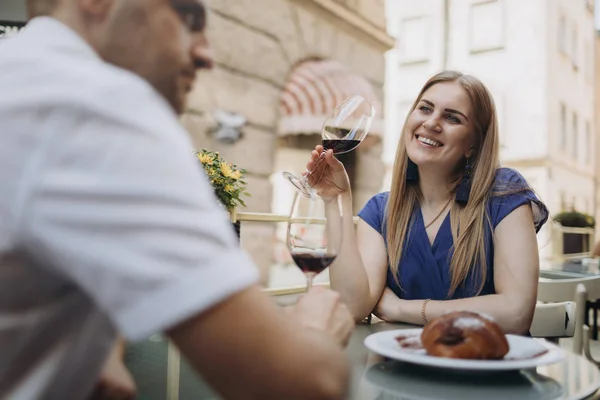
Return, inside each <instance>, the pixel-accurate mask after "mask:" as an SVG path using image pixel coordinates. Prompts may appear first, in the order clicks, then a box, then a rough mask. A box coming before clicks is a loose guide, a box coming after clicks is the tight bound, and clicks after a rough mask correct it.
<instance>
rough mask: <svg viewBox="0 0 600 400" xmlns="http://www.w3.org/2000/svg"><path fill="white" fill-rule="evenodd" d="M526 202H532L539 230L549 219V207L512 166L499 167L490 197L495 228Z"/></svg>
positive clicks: (536, 228) (534, 219)
mask: <svg viewBox="0 0 600 400" xmlns="http://www.w3.org/2000/svg"><path fill="white" fill-rule="evenodd" d="M524 204H531V207H532V211H533V223H534V225H535V231H536V232H539V230H540V229H541V228H542V226H543V225H544V224H545V223H546V222H547V221H548V214H549V213H548V209H547V208H546V206H545V205H544V203H542V201H541V200H540V199H539V198H538V196H537V195H536V194H535V193H534V191H533V189H532V188H531V187H530V186H529V184H528V183H527V181H526V180H525V178H523V176H522V175H521V174H519V173H518V172H517V171H515V170H513V169H510V168H500V169H498V171H497V172H496V180H495V182H494V189H493V191H492V197H491V199H490V208H491V209H490V217H491V220H492V224H493V227H494V229H495V228H496V227H497V226H498V224H499V223H500V222H501V221H502V220H503V219H504V218H505V217H506V216H507V215H509V214H510V213H511V212H513V211H514V210H515V209H517V208H519V207H520V206H522V205H524Z"/></svg>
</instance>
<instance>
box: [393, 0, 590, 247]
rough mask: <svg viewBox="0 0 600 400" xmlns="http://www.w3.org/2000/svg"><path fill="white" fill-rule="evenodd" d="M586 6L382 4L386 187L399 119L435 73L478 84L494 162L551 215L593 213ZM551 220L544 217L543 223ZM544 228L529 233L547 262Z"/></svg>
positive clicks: (454, 1) (556, 0)
mask: <svg viewBox="0 0 600 400" xmlns="http://www.w3.org/2000/svg"><path fill="white" fill-rule="evenodd" d="M593 3H594V2H593V1H588V0H585V1H584V0H577V1H575V0H527V1H522V0H421V1H419V2H414V1H411V0H388V2H387V5H388V29H389V31H390V33H391V34H392V35H393V36H394V37H396V46H395V48H394V50H393V51H391V52H390V53H389V55H388V64H387V66H388V75H387V77H388V79H387V81H386V88H387V90H386V94H387V98H388V101H387V109H386V111H387V117H388V118H387V126H386V128H387V129H386V132H387V134H386V139H385V143H386V145H385V151H384V156H383V158H384V162H385V165H386V169H387V179H386V184H387V182H389V179H390V178H389V172H390V168H391V166H392V163H393V158H394V152H395V143H396V142H397V140H398V136H399V132H400V130H401V127H402V124H403V121H404V118H405V117H406V115H407V112H408V110H409V108H410V106H411V104H412V102H413V101H414V99H415V97H416V95H417V94H418V91H419V89H420V88H421V87H422V85H423V84H424V83H425V81H426V80H427V79H428V78H429V77H430V76H431V75H433V74H435V73H436V72H438V71H440V70H443V69H456V70H460V71H463V72H465V73H469V74H472V75H475V76H476V77H478V78H480V79H481V80H482V81H483V82H484V83H485V84H486V85H487V86H488V88H489V89H490V91H491V92H492V94H493V96H494V99H495V102H496V106H497V111H498V116H499V122H500V142H501V163H502V164H503V165H504V166H507V167H512V168H515V169H517V170H518V171H519V172H521V173H522V174H523V175H524V176H525V178H526V179H527V180H528V181H529V183H530V184H531V185H532V186H533V188H534V189H535V190H536V191H537V193H538V194H539V195H540V197H541V198H542V200H543V201H544V202H545V203H546V204H547V206H548V207H549V209H550V212H551V213H552V215H556V214H557V213H559V212H561V211H563V210H570V209H572V208H574V209H576V210H578V211H581V212H585V213H588V214H592V215H594V214H597V209H598V208H599V207H600V203H599V199H600V197H599V196H598V183H597V182H598V177H599V173H598V172H599V171H598V169H597V163H596V154H598V151H597V140H596V138H597V137H598V124H597V121H596V119H595V116H596V115H599V114H598V112H596V109H597V107H596V106H595V104H596V100H595V99H596V98H597V97H596V90H595V86H594V85H595V81H596V74H597V68H598V67H597V65H598V64H597V63H596V62H595V48H596V46H597V40H598V39H597V35H596V32H595V29H594V4H593ZM552 215H551V216H552ZM552 225H553V224H551V223H548V224H547V225H546V227H545V228H544V230H543V232H542V233H541V234H540V235H538V239H539V244H540V247H541V251H542V257H544V258H550V257H551V256H552V254H553V251H556V250H557V249H556V248H554V249H553V245H554V244H555V243H554V239H555V238H556V235H554V234H551V233H552Z"/></svg>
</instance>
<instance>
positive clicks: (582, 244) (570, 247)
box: [553, 209, 596, 256]
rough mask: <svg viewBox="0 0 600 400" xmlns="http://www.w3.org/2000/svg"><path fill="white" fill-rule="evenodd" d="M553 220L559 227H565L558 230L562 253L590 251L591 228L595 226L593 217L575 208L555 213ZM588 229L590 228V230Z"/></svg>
mask: <svg viewBox="0 0 600 400" xmlns="http://www.w3.org/2000/svg"><path fill="white" fill-rule="evenodd" d="M553 220H554V222H556V223H557V224H559V225H560V226H561V227H564V228H567V229H565V230H563V231H561V232H560V235H561V237H562V248H561V249H560V250H562V254H563V256H564V255H572V254H575V255H577V254H583V253H587V252H590V251H591V248H590V247H591V243H590V241H591V239H592V235H593V228H594V227H595V226H596V221H595V220H594V217H592V216H591V215H589V214H585V213H582V212H579V211H576V210H575V209H571V210H570V211H563V212H560V213H558V214H556V215H555V216H554V218H553ZM569 228H587V229H583V230H575V231H573V230H569ZM590 229H592V230H591V231H590Z"/></svg>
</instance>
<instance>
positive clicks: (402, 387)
mask: <svg viewBox="0 0 600 400" xmlns="http://www.w3.org/2000/svg"><path fill="white" fill-rule="evenodd" d="M412 328H415V326H413V325H408V324H387V323H384V322H378V320H376V321H375V322H373V323H372V324H367V323H361V324H359V325H357V327H356V329H355V331H354V333H353V335H352V337H351V340H350V343H349V345H348V347H347V349H346V354H347V356H348V359H349V361H350V363H351V365H352V378H351V382H350V393H349V396H348V397H347V400H392V399H395V400H437V399H444V400H453V399H457V400H459V399H460V400H471V399H473V400H474V399H477V400H481V399H485V400H496V399H498V400H500V399H502V400H505V399H514V400H517V399H518V400H533V399H536V400H579V399H598V400H600V392H597V391H598V388H599V387H600V371H599V370H598V368H597V367H596V366H595V365H593V364H592V363H591V362H589V361H588V360H587V359H585V358H584V357H582V356H578V355H575V354H573V353H570V352H567V353H566V357H565V359H564V360H563V361H561V362H559V363H556V364H552V365H549V366H544V367H538V368H537V369H531V370H522V371H511V372H501V373H491V374H483V373H475V374H474V373H469V374H466V373H457V372H452V371H450V370H445V369H438V368H426V367H419V366H416V365H411V364H408V363H402V362H397V361H390V360H386V359H385V358H383V357H381V356H379V355H377V354H375V353H373V352H371V351H369V350H368V349H367V348H366V347H365V345H364V344H363V342H364V340H365V338H366V337H367V336H369V335H370V334H372V333H376V332H380V331H384V330H390V329H412ZM149 345H154V346H156V345H160V349H161V354H163V353H164V354H166V353H165V352H166V346H167V343H166V341H165V342H162V343H149ZM164 354H163V356H164ZM157 356H158V353H157V354H155V352H154V351H150V350H148V349H144V348H138V349H137V356H136V357H137V361H136V360H135V359H131V358H130V359H129V361H130V362H129V363H128V368H130V370H131V371H132V373H133V375H134V378H135V379H136V382H137V383H138V389H139V394H138V400H146V399H151V398H152V399H157V400H158V399H165V398H169V399H170V400H197V399H211V400H217V399H220V397H219V396H218V395H216V394H215V393H214V391H212V390H211V388H210V387H209V386H208V385H207V384H206V382H204V381H203V380H202V379H201V378H199V377H198V376H197V375H196V374H195V373H194V372H193V371H192V369H191V368H190V367H189V365H187V363H185V362H184V360H183V358H182V359H181V371H180V374H179V378H178V382H176V385H175V387H176V390H175V391H174V392H170V394H169V395H168V396H165V394H166V392H165V391H166V386H165V372H166V371H165V369H164V367H165V365H164V364H163V362H164V361H163V362H160V364H161V365H162V367H163V368H160V369H159V370H157V369H149V367H151V366H152V365H154V364H156V361H157V359H156V357H157ZM159 358H161V359H162V357H159ZM290 362H293V360H290ZM149 364H150V365H149ZM149 383H154V386H152V387H150V386H148V384H149ZM157 383H160V385H161V386H160V387H158V386H156V384H157Z"/></svg>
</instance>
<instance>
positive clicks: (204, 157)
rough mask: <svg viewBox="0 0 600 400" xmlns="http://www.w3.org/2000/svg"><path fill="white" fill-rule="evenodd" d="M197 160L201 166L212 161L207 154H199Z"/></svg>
mask: <svg viewBox="0 0 600 400" xmlns="http://www.w3.org/2000/svg"><path fill="white" fill-rule="evenodd" d="M198 159H199V160H200V162H201V163H202V164H208V163H211V162H212V161H213V158H212V157H211V156H210V155H209V154H201V155H200V156H199V157H198Z"/></svg>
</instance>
